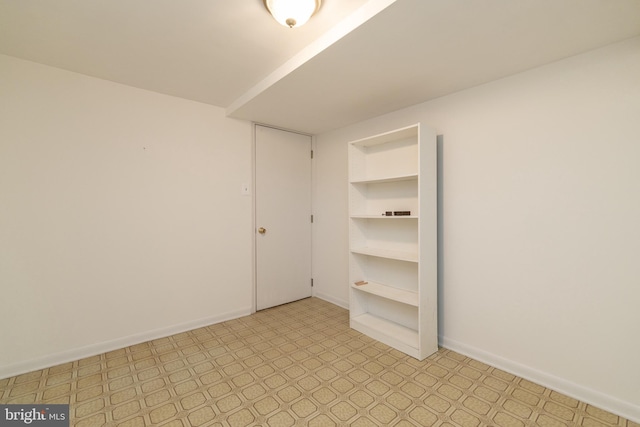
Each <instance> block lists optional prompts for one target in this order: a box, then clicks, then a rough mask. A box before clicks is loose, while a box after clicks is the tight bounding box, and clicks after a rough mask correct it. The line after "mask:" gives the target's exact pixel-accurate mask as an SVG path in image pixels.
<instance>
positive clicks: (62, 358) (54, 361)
mask: <svg viewBox="0 0 640 427" xmlns="http://www.w3.org/2000/svg"><path fill="white" fill-rule="evenodd" d="M249 314H251V308H250V307H246V308H243V309H241V310H234V311H230V312H227V313H223V314H219V315H217V316H211V317H207V318H204V319H199V320H194V321H191V322H185V323H181V324H179V325H173V326H169V327H166V328H160V329H154V330H152V331H147V332H142V333H139V334H134V335H129V336H126V337H123V338H117V339H114V340H110V341H105V342H101V343H97V344H91V345H88V346H85V347H79V348H75V349H71V350H67V351H63V352H60V353H55V354H50V355H47V356H44V357H39V358H37V359H31V360H27V361H24V362H18V363H13V364H10V365H5V366H0V379H2V378H9V377H13V376H16V375H20V374H24V373H26V372H32V371H35V370H38V369H44V368H48V367H51V366H56V365H60V364H62V363H68V362H73V361H76V360H80V359H84V358H86V357H91V356H95V355H97V354H103V353H106V352H108V351H113V350H118V349H121V348H125V347H129V346H132V345H135V344H140V343H143V342H147V341H151V340H155V339H158V338H164V337H167V336H169V335H175V334H179V333H181V332H185V331H190V330H193V329H197V328H201V327H203V326H209V325H213V324H215V323H220V322H226V321H227V320H231V319H237V318H238V317H243V316H247V315H249Z"/></svg>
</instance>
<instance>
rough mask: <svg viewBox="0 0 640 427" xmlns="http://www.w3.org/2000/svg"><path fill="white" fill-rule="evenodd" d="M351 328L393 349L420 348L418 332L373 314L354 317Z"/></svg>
mask: <svg viewBox="0 0 640 427" xmlns="http://www.w3.org/2000/svg"><path fill="white" fill-rule="evenodd" d="M351 327H352V328H354V329H356V330H359V331H360V332H363V333H365V334H367V335H369V336H371V337H372V338H374V339H378V340H379V341H381V342H384V343H385V344H387V345H390V346H392V347H397V346H405V347H408V348H409V349H417V348H418V331H415V330H413V329H409V328H407V327H406V326H402V325H398V324H397V323H394V322H391V321H389V320H386V319H383V318H381V317H378V316H374V315H373V314H371V313H364V314H360V315H358V316H354V317H352V318H351Z"/></svg>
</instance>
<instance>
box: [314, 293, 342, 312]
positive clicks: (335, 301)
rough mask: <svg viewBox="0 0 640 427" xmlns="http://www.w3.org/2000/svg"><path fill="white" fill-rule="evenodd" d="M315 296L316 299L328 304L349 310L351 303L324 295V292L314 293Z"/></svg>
mask: <svg viewBox="0 0 640 427" xmlns="http://www.w3.org/2000/svg"><path fill="white" fill-rule="evenodd" d="M313 296H314V297H316V298H320V299H321V300H325V301H327V302H330V303H331V304H335V305H337V306H338V307H342V308H344V309H346V310H349V302H348V301H344V300H341V299H339V298H334V297H332V296H331V295H328V294H325V293H322V292H315V291H314V292H313Z"/></svg>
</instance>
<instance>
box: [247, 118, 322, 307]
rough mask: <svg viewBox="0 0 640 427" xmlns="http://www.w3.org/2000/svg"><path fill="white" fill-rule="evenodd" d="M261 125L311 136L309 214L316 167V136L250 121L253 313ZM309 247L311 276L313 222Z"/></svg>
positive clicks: (256, 273)
mask: <svg viewBox="0 0 640 427" xmlns="http://www.w3.org/2000/svg"><path fill="white" fill-rule="evenodd" d="M258 126H262V127H266V128H270V129H275V130H279V131H283V132H291V133H296V134H298V135H304V136H308V137H310V138H311V151H312V153H313V157H312V158H311V188H309V192H310V194H311V214H312V215H313V212H314V200H313V196H314V191H313V189H314V188H315V176H316V168H315V163H314V162H313V160H314V158H315V152H316V136H315V135H312V134H310V133H306V132H300V131H297V130H291V129H286V128H281V127H278V126H273V125H268V124H265V123H260V122H251V229H252V230H251V235H252V236H253V238H252V239H251V278H252V282H253V283H252V286H251V313H252V314H253V313H255V312H256V311H257V307H258V269H257V262H258V261H257V260H258V245H257V238H258V236H257V234H258V225H257V222H256V219H257V211H256V191H255V189H256V127H258ZM310 239H311V247H310V248H309V256H310V257H311V259H310V260H309V261H310V265H311V277H312V278H313V275H314V274H313V272H314V271H313V222H312V223H311V236H310ZM312 280H313V279H312ZM314 294H315V290H314V289H313V287H312V288H311V296H314Z"/></svg>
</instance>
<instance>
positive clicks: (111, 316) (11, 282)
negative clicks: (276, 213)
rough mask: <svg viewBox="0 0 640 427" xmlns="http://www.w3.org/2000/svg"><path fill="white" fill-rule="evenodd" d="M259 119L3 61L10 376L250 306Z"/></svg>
mask: <svg viewBox="0 0 640 427" xmlns="http://www.w3.org/2000/svg"><path fill="white" fill-rule="evenodd" d="M250 182H251V126H250V124H249V123H248V122H242V121H236V120H231V119H227V118H225V116H224V110H222V109H220V108H217V107H213V106H210V105H205V104H200V103H196V102H192V101H186V100H183V99H179V98H173V97H170V96H165V95H160V94H157V93H153V92H148V91H144V90H139V89H134V88H131V87H127V86H123V85H119V84H115V83H111V82H107V81H103V80H98V79H95V78H91V77H86V76H83V75H79V74H74V73H70V72H66V71H62V70H59V69H55V68H50V67H46V66H42V65H37V64H34V63H30V62H26V61H22V60H18V59H15V58H11V57H8V56H2V55H0V301H2V309H1V310H0V377H5V376H9V375H13V374H15V373H17V372H23V371H27V370H31V369H34V368H37V367H41V366H48V365H52V364H55V363H58V362H60V361H63V360H73V359H76V358H78V357H82V356H86V355H88V354H92V353H99V352H102V351H105V350H109V349H113V348H119V347H122V346H123V345H127V344H131V343H133V342H139V341H144V340H147V339H149V338H154V337H157V336H163V335H167V334H170V333H172V332H176V331H179V330H184V329H190V328H192V327H195V326H199V325H202V324H209V323H214V322H216V321H221V320H225V319H228V318H231V317H237V316H240V315H243V314H248V313H249V312H250V310H251V299H252V275H251V263H252V258H251V251H252V249H251V239H252V235H251V229H252V222H251V221H252V219H251V197H247V196H242V195H241V185H242V184H243V183H250Z"/></svg>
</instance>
